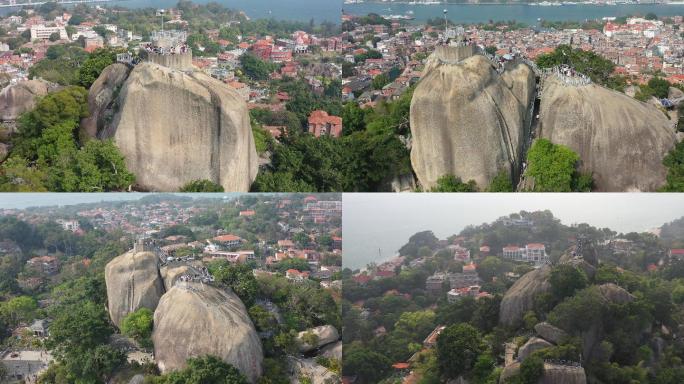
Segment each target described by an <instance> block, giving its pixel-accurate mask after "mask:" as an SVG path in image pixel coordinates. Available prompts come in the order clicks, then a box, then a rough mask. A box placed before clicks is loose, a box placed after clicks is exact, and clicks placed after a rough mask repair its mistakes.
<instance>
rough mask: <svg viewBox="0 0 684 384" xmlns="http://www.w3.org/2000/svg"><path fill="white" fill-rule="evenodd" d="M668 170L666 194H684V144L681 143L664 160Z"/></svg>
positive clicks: (664, 189)
mask: <svg viewBox="0 0 684 384" xmlns="http://www.w3.org/2000/svg"><path fill="white" fill-rule="evenodd" d="M663 165H665V167H666V168H667V179H666V184H665V186H664V187H663V188H662V190H663V191H665V192H684V142H679V143H677V144H676V145H675V147H674V148H673V149H672V150H671V151H670V153H668V154H667V156H665V158H664V159H663Z"/></svg>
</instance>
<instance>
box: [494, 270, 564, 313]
mask: <svg viewBox="0 0 684 384" xmlns="http://www.w3.org/2000/svg"><path fill="white" fill-rule="evenodd" d="M550 275H551V266H549V265H544V266H542V267H540V268H538V269H535V270H534V271H530V272H528V273H526V274H525V275H523V276H522V277H521V278H520V279H518V281H516V282H515V283H514V284H513V285H512V286H511V288H509V289H508V291H506V294H505V295H504V297H503V299H502V300H501V307H500V309H499V322H500V323H501V324H504V325H507V326H516V325H518V324H520V322H522V319H523V316H524V315H525V312H527V311H529V310H531V309H532V308H533V307H534V300H535V297H536V296H538V295H540V294H542V293H546V292H549V291H550V289H551V284H550V283H549V276H550Z"/></svg>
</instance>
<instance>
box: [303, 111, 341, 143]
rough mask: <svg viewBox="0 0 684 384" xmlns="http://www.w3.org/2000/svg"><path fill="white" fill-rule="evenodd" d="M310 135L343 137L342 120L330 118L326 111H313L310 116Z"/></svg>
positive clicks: (337, 117) (336, 117) (335, 117)
mask: <svg viewBox="0 0 684 384" xmlns="http://www.w3.org/2000/svg"><path fill="white" fill-rule="evenodd" d="M309 133H311V134H313V135H314V136H316V137H321V136H332V137H340V136H341V135H342V118H341V117H339V116H330V115H328V112H326V111H321V110H316V111H313V112H311V115H309Z"/></svg>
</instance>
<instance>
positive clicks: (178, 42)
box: [140, 30, 192, 71]
mask: <svg viewBox="0 0 684 384" xmlns="http://www.w3.org/2000/svg"><path fill="white" fill-rule="evenodd" d="M187 37H188V35H187V32H185V31H176V30H170V31H155V32H152V35H151V40H152V41H151V42H149V43H146V44H143V45H141V47H140V57H141V58H143V60H145V61H149V62H151V63H155V64H159V65H162V66H164V67H168V68H173V69H178V70H181V71H187V70H191V69H192V50H191V49H190V47H188V45H187V43H186V40H187Z"/></svg>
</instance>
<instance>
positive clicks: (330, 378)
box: [288, 356, 340, 384]
mask: <svg viewBox="0 0 684 384" xmlns="http://www.w3.org/2000/svg"><path fill="white" fill-rule="evenodd" d="M288 362H289V365H290V370H291V372H292V374H291V376H290V383H291V384H299V383H300V382H301V381H300V380H299V379H300V377H302V376H304V377H308V378H310V379H311V384H326V383H338V382H340V378H339V377H338V376H337V375H336V374H335V373H333V372H332V371H330V370H328V369H327V368H325V367H324V366H322V365H320V364H318V363H316V361H315V360H314V359H302V358H297V357H292V356H290V357H288Z"/></svg>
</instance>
